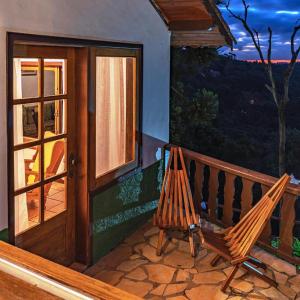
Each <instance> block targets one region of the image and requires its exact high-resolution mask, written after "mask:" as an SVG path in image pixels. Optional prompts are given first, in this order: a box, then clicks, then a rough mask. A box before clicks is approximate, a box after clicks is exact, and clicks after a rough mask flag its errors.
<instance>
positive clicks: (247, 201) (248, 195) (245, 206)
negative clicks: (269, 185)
mask: <svg viewBox="0 0 300 300" xmlns="http://www.w3.org/2000/svg"><path fill="white" fill-rule="evenodd" d="M242 183H243V190H242V194H241V216H240V219H241V218H243V216H244V215H245V214H246V213H247V212H248V211H249V210H250V209H251V208H252V200H253V194H252V187H253V184H254V182H253V181H250V180H248V179H246V178H242Z"/></svg>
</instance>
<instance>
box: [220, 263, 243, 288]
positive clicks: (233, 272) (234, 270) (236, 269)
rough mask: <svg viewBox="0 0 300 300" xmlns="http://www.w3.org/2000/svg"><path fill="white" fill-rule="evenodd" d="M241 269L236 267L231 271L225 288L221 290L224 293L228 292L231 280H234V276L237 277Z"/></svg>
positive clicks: (224, 285)
mask: <svg viewBox="0 0 300 300" xmlns="http://www.w3.org/2000/svg"><path fill="white" fill-rule="evenodd" d="M239 267H240V265H236V266H234V268H233V270H232V271H231V273H230V274H229V276H228V277H227V279H226V281H225V282H224V284H223V286H222V288H221V290H222V292H223V293H225V292H226V290H227V288H228V286H229V284H230V282H231V280H232V279H233V277H234V275H235V274H236V272H237V271H238V269H239Z"/></svg>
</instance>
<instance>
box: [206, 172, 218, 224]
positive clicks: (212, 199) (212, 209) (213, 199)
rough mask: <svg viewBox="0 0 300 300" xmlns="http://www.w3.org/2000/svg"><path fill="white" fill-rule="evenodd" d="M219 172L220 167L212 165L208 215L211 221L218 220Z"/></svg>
mask: <svg viewBox="0 0 300 300" xmlns="http://www.w3.org/2000/svg"><path fill="white" fill-rule="evenodd" d="M218 174H219V170H218V169H216V168H213V167H210V172H209V197H208V217H209V220H210V221H211V222H215V221H216V208H217V196H218V187H219V182H218Z"/></svg>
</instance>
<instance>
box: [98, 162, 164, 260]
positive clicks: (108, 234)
mask: <svg viewBox="0 0 300 300" xmlns="http://www.w3.org/2000/svg"><path fill="white" fill-rule="evenodd" d="M162 176H163V163H162V161H159V162H157V163H155V164H154V165H152V166H150V167H148V168H147V169H145V170H137V171H135V172H134V174H131V175H129V176H126V177H123V178H120V180H119V183H117V184H116V185H114V186H112V187H110V188H108V189H107V190H105V191H103V192H101V193H100V194H97V195H96V196H94V197H93V199H92V207H93V216H92V218H93V219H92V221H93V262H96V261H97V260H98V259H99V258H100V257H101V256H103V255H105V254H107V253H108V252H109V251H110V250H111V249H112V248H114V247H115V246H116V245H118V243H120V242H121V241H122V240H123V239H125V238H126V237H127V236H128V235H129V234H130V233H132V232H133V231H135V230H136V228H137V227H138V226H140V225H141V224H143V223H144V222H145V221H146V220H147V219H149V218H150V217H151V215H152V214H153V211H154V209H155V208H156V205H157V200H158V198H159V194H160V187H161V182H162Z"/></svg>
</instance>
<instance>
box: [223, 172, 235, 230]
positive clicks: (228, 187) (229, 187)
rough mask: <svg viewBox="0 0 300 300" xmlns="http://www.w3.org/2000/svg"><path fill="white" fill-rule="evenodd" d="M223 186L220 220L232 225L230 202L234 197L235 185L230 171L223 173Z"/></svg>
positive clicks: (233, 176)
mask: <svg viewBox="0 0 300 300" xmlns="http://www.w3.org/2000/svg"><path fill="white" fill-rule="evenodd" d="M225 178H226V179H225V180H226V181H225V187H224V206H223V217H222V222H223V223H224V224H225V225H227V226H231V225H232V217H233V210H232V203H233V200H234V199H233V198H234V192H235V186H234V180H235V178H236V177H235V175H233V174H230V173H225Z"/></svg>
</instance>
